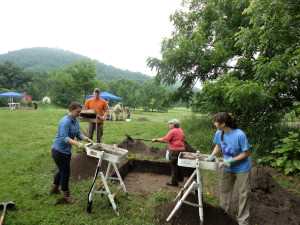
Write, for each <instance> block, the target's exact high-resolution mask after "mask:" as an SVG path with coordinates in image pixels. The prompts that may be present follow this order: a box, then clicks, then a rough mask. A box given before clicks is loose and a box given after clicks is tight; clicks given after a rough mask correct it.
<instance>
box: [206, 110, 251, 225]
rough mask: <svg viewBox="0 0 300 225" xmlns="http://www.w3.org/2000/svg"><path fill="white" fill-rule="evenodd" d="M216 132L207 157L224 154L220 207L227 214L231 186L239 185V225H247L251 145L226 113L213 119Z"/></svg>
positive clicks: (211, 157) (209, 158)
mask: <svg viewBox="0 0 300 225" xmlns="http://www.w3.org/2000/svg"><path fill="white" fill-rule="evenodd" d="M214 125H215V126H216V128H217V129H218V131H217V132H216V133H215V137H214V144H215V147H214V150H213V152H212V153H211V155H210V156H209V157H208V161H213V160H214V159H215V156H216V155H217V154H218V153H220V152H221V153H222V154H223V158H224V166H225V167H224V172H223V174H222V177H221V193H220V205H221V207H222V208H223V209H224V210H225V211H226V212H227V213H228V212H229V209H230V203H231V195H232V191H233V187H234V184H235V183H237V185H238V192H239V209H238V215H237V220H238V223H239V225H249V215H250V213H249V192H250V182H249V175H250V170H251V158H250V145H249V143H248V140H247V137H246V134H245V133H244V132H243V131H242V130H241V129H238V128H237V126H236V124H235V122H234V120H233V118H232V117H231V116H230V115H229V114H228V113H226V112H219V113H217V114H216V115H215V116H214Z"/></svg>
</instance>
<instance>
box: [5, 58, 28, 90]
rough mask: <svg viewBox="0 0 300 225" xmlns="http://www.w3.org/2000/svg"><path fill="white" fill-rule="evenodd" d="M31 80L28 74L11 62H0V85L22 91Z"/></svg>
mask: <svg viewBox="0 0 300 225" xmlns="http://www.w3.org/2000/svg"><path fill="white" fill-rule="evenodd" d="M30 81H31V77H30V76H29V74H27V73H25V72H24V70H23V69H22V68H20V67H18V66H16V65H15V64H13V63H11V62H4V63H3V64H0V87H1V88H5V89H9V90H19V91H23V90H24V86H25V85H26V84H27V83H28V82H30Z"/></svg>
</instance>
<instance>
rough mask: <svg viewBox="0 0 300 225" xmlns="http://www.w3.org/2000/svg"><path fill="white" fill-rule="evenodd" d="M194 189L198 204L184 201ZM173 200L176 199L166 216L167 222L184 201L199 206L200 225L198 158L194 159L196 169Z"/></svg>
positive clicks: (201, 204) (200, 196) (200, 194)
mask: <svg viewBox="0 0 300 225" xmlns="http://www.w3.org/2000/svg"><path fill="white" fill-rule="evenodd" d="M195 177H196V181H195ZM195 190H197V192H198V204H195V203H192V202H189V201H186V198H187V197H188V195H189V194H190V193H191V192H193V191H195ZM178 199H179V200H178ZM174 201H177V203H176V205H175V207H174V209H173V210H172V212H171V213H170V215H169V216H168V218H167V222H169V221H170V220H171V219H172V217H173V216H174V215H175V213H176V212H177V210H178V209H179V208H180V207H181V205H182V204H183V203H185V204H188V205H191V206H194V207H198V208H199V217H200V225H202V224H203V202H202V179H201V174H200V166H199V159H196V169H195V170H194V172H193V173H192V175H191V176H190V177H189V178H188V180H187V181H186V183H185V184H184V186H183V187H182V188H181V190H180V191H179V193H178V194H177V196H176V198H175V199H174Z"/></svg>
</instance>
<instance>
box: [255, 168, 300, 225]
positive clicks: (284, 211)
mask: <svg viewBox="0 0 300 225" xmlns="http://www.w3.org/2000/svg"><path fill="white" fill-rule="evenodd" d="M250 197H251V198H250V203H251V215H252V217H251V220H250V221H251V224H253V225H254V224H255V225H256V224H258V225H260V224H262V225H283V224H286V225H287V224H288V225H299V224H300V197H298V196H294V195H292V194H291V193H289V192H287V191H286V190H285V189H283V188H282V187H280V186H279V185H278V184H277V183H276V182H275V180H274V179H273V178H272V176H271V175H270V173H269V172H268V170H267V169H265V168H263V167H255V168H253V169H252V172H251V196H250Z"/></svg>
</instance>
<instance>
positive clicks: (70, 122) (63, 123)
mask: <svg viewBox="0 0 300 225" xmlns="http://www.w3.org/2000/svg"><path fill="white" fill-rule="evenodd" d="M75 137H76V138H77V139H79V140H82V139H83V135H82V134H81V132H80V128H79V122H78V121H77V120H76V118H74V117H72V116H70V115H66V116H64V117H63V118H62V119H61V120H60V121H59V125H58V131H57V134H56V137H55V139H54V141H53V145H52V149H53V150H55V151H58V152H61V153H63V154H67V155H71V148H72V145H71V144H70V143H69V140H70V139H74V138H75Z"/></svg>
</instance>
